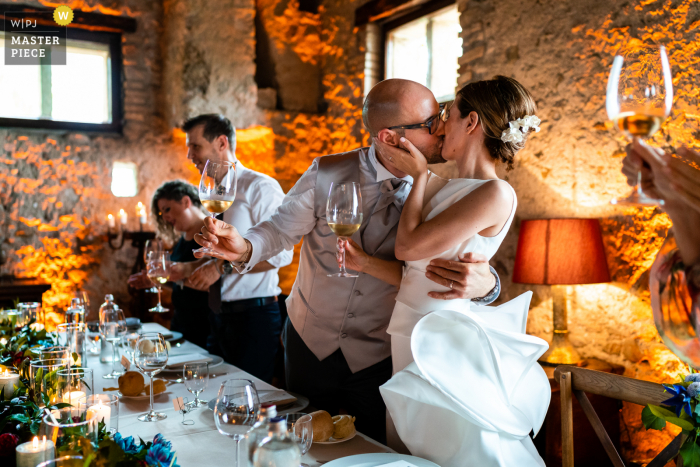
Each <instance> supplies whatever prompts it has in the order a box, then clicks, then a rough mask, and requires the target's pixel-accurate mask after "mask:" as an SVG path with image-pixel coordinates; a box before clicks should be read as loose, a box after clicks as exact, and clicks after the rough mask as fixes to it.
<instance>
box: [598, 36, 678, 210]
mask: <svg viewBox="0 0 700 467" xmlns="http://www.w3.org/2000/svg"><path fill="white" fill-rule="evenodd" d="M672 104H673V82H672V78H671V67H670V66H669V63H668V56H667V55H666V49H665V48H664V47H663V46H660V47H651V46H645V45H642V44H640V43H639V41H632V42H630V43H629V44H628V45H627V46H625V47H624V48H623V50H622V51H621V52H620V53H619V54H618V55H616V56H615V59H614V60H613V65H612V68H611V69H610V77H609V78H608V89H607V94H606V99H605V108H606V110H607V112H608V117H609V118H610V119H611V120H613V121H614V122H615V126H616V127H618V129H619V130H620V131H622V132H623V133H624V134H625V135H626V136H627V137H628V138H629V139H630V140H632V139H633V138H649V137H651V135H653V134H654V133H656V131H658V130H659V128H661V124H662V123H663V121H664V120H665V119H666V117H668V116H669V114H670V113H671V105H672ZM641 181H642V173H641V171H640V172H639V173H638V174H637V184H636V185H635V187H634V191H633V192H632V193H631V194H630V195H628V196H627V197H625V198H622V199H614V200H612V201H611V204H624V205H641V206H654V205H663V201H662V200H658V199H655V198H652V197H650V196H648V195H646V194H645V193H644V192H643V191H642V186H641Z"/></svg>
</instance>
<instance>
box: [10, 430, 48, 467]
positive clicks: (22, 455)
mask: <svg viewBox="0 0 700 467" xmlns="http://www.w3.org/2000/svg"><path fill="white" fill-rule="evenodd" d="M15 451H16V453H17V467H35V466H36V465H38V464H41V463H42V462H46V461H50V460H53V459H54V457H55V454H54V445H53V441H51V440H48V441H47V440H46V436H44V439H43V440H42V441H41V443H40V442H39V438H37V437H36V436H35V437H34V439H33V440H31V441H29V442H26V443H23V444H20V445H19V446H17V448H15Z"/></svg>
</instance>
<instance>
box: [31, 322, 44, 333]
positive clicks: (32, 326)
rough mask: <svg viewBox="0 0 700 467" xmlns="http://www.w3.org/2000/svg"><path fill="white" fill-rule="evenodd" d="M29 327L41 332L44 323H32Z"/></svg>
mask: <svg viewBox="0 0 700 467" xmlns="http://www.w3.org/2000/svg"><path fill="white" fill-rule="evenodd" d="M29 329H31V330H32V331H36V332H39V331H42V330H43V329H44V325H43V324H41V323H32V324H30V325H29Z"/></svg>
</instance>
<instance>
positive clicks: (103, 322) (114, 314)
mask: <svg viewBox="0 0 700 467" xmlns="http://www.w3.org/2000/svg"><path fill="white" fill-rule="evenodd" d="M125 333H126V318H124V312H123V311H122V310H120V309H119V308H114V307H104V308H103V309H102V311H100V335H101V336H102V339H104V340H106V341H107V342H109V343H110V344H112V372H111V373H108V374H106V375H102V377H103V378H105V379H116V378H119V377H120V376H121V375H122V374H123V373H124V372H123V371H122V370H120V369H119V366H118V365H119V350H118V347H119V342H120V341H121V338H122V336H123V335H124V334H125Z"/></svg>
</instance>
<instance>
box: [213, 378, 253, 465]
mask: <svg viewBox="0 0 700 467" xmlns="http://www.w3.org/2000/svg"><path fill="white" fill-rule="evenodd" d="M259 410H260V399H259V398H258V391H257V390H256V389H255V384H254V383H253V382H252V381H250V380H247V379H229V380H227V381H224V382H223V384H222V385H221V388H220V389H219V396H218V397H217V399H216V406H215V407H214V420H215V421H216V428H217V429H218V430H219V433H221V434H222V435H225V436H228V437H229V438H233V440H234V441H235V443H236V452H235V457H234V465H235V466H237V465H238V451H239V449H238V444H239V442H240V440H241V439H243V437H244V436H245V434H246V433H248V432H249V431H250V430H251V428H253V424H254V423H255V420H256V419H257V416H258V411H259Z"/></svg>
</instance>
